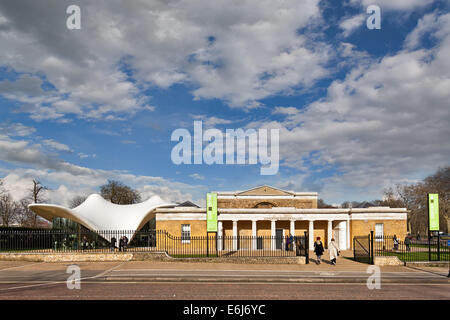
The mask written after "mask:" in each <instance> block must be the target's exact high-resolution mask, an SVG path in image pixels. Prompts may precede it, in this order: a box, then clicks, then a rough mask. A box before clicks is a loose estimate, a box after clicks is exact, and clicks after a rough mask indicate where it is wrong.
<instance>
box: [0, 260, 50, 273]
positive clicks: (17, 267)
mask: <svg viewBox="0 0 450 320" xmlns="http://www.w3.org/2000/svg"><path fill="white" fill-rule="evenodd" d="M43 263H45V262H36V263H30V264H25V265H21V266H16V267H9V268H4V269H0V271H4V270H12V269H19V268H23V267H28V266H35V265H38V264H43Z"/></svg>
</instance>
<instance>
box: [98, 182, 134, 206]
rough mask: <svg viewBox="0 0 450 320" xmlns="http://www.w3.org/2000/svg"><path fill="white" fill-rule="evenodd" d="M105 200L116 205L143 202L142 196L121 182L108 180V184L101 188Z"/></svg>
mask: <svg viewBox="0 0 450 320" xmlns="http://www.w3.org/2000/svg"><path fill="white" fill-rule="evenodd" d="M100 193H101V195H102V197H103V198H105V199H106V200H109V201H111V202H112V203H115V204H133V203H138V202H140V201H141V195H140V194H139V192H138V191H137V190H134V189H132V188H130V187H128V186H126V185H124V184H123V183H122V182H120V181H114V180H108V183H107V184H105V185H103V186H101V187H100Z"/></svg>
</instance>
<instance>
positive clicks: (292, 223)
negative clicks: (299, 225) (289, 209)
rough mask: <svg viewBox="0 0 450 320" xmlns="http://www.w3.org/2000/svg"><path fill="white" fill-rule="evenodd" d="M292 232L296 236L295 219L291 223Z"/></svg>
mask: <svg viewBox="0 0 450 320" xmlns="http://www.w3.org/2000/svg"><path fill="white" fill-rule="evenodd" d="M289 229H290V230H289V231H290V233H291V235H292V236H293V237H295V220H291V224H290V228H289Z"/></svg>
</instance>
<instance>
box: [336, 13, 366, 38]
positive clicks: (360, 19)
mask: <svg viewBox="0 0 450 320" xmlns="http://www.w3.org/2000/svg"><path fill="white" fill-rule="evenodd" d="M366 19H367V16H366V15H365V14H359V15H356V16H353V17H350V18H345V19H343V20H342V21H341V23H340V24H339V27H340V28H341V29H342V30H344V32H343V35H344V37H348V36H349V35H350V34H352V33H353V32H354V31H355V30H356V29H357V28H360V29H361V28H365V27H366V26H365V23H364V22H365V20H366Z"/></svg>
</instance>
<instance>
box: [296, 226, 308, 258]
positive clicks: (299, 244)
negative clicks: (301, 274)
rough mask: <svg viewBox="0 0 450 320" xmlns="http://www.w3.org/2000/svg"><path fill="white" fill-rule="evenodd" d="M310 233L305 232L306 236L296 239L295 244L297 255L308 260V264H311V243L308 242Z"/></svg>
mask: <svg viewBox="0 0 450 320" xmlns="http://www.w3.org/2000/svg"><path fill="white" fill-rule="evenodd" d="M308 239H309V238H308V233H307V232H305V235H304V236H296V237H294V243H295V255H296V256H303V257H305V258H306V264H308V263H309V248H308V247H309V241H308Z"/></svg>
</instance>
